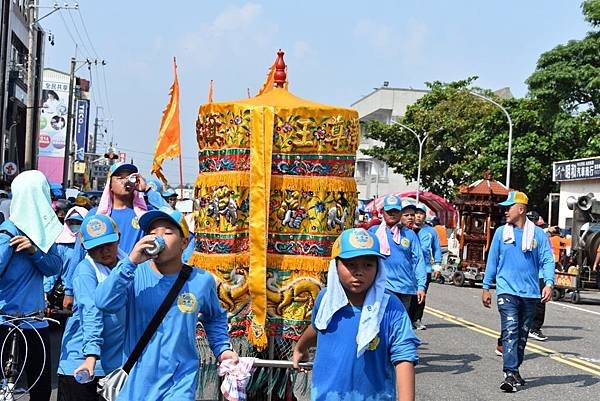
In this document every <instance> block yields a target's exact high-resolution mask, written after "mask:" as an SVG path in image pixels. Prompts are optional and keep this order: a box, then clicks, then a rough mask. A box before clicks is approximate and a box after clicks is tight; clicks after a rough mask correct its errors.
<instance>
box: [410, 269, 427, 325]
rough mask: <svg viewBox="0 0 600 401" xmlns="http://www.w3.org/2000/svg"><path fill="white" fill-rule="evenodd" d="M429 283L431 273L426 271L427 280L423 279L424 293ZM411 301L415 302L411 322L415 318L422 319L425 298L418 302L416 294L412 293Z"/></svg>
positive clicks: (415, 319) (414, 320)
mask: <svg viewBox="0 0 600 401" xmlns="http://www.w3.org/2000/svg"><path fill="white" fill-rule="evenodd" d="M429 283H431V273H427V281H425V294H427V290H429ZM413 302H414V304H415V316H414V319H413V320H412V322H413V323H414V322H416V321H417V320H421V319H423V311H425V300H423V302H421V303H418V301H417V296H416V295H414V298H413Z"/></svg>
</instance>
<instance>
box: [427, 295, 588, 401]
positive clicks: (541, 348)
mask: <svg viewBox="0 0 600 401" xmlns="http://www.w3.org/2000/svg"><path fill="white" fill-rule="evenodd" d="M581 295H582V297H583V300H582V303H580V304H577V305H574V304H571V303H569V302H563V301H560V302H550V303H549V304H548V305H547V308H546V320H545V323H544V326H543V327H542V330H543V331H544V334H545V335H547V336H548V337H549V338H548V340H547V341H544V342H541V341H535V340H530V341H529V342H528V347H527V350H526V354H525V361H524V362H523V365H522V366H521V375H522V376H523V377H524V378H525V380H526V381H527V382H528V383H527V385H526V386H525V387H523V388H521V389H520V390H519V391H518V392H517V393H515V394H505V393H503V392H502V391H501V390H500V389H499V384H500V381H501V380H502V358H501V357H499V356H496V354H495V353H494V349H495V345H496V338H497V337H498V335H499V333H498V332H499V328H500V317H499V314H498V310H497V308H496V307H495V299H494V303H493V306H492V309H486V308H484V307H483V306H482V304H481V289H479V288H468V287H463V288H458V287H454V286H452V285H438V284H432V286H431V287H430V290H429V294H428V298H427V308H426V312H425V315H424V317H423V323H425V324H426V325H427V330H424V331H418V332H417V334H418V336H419V338H421V340H422V346H421V349H420V364H419V365H418V367H417V379H416V393H417V400H497V399H505V398H507V397H510V398H511V399H513V400H536V401H537V400H544V401H551V400H561V401H564V400H595V399H599V398H600V396H598V393H599V392H600V293H582V294H581Z"/></svg>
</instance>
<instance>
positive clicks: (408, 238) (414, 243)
mask: <svg viewBox="0 0 600 401" xmlns="http://www.w3.org/2000/svg"><path fill="white" fill-rule="evenodd" d="M381 224H385V223H381ZM378 228H379V226H373V227H371V228H370V229H369V232H371V233H372V234H375V233H376V232H377V229H378ZM385 232H386V234H387V238H388V243H389V244H390V255H389V256H388V257H387V258H386V259H385V269H386V270H385V274H386V276H387V285H386V288H387V289H388V290H390V291H392V292H395V293H397V294H413V295H414V294H416V293H417V289H419V290H424V289H425V283H426V281H427V268H426V267H425V261H424V260H423V251H422V249H421V244H420V242H419V238H418V237H417V234H415V233H414V232H413V230H410V229H408V228H406V227H402V228H401V229H400V243H399V244H396V243H395V242H394V238H393V236H392V232H391V231H390V229H389V228H387V227H386V229H385Z"/></svg>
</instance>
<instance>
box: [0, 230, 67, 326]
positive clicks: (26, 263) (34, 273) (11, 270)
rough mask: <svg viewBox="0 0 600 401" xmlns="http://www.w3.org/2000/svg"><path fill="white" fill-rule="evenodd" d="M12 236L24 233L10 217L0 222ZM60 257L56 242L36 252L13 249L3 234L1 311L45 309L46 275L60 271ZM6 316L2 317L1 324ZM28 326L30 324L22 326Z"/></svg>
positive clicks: (0, 247) (0, 240)
mask: <svg viewBox="0 0 600 401" xmlns="http://www.w3.org/2000/svg"><path fill="white" fill-rule="evenodd" d="M0 230H6V231H8V232H10V233H11V234H12V235H13V236H17V235H25V234H24V233H23V232H21V231H20V230H19V229H18V228H17V227H16V226H15V225H14V224H13V223H12V221H10V220H6V221H5V222H4V223H2V224H1V225H0ZM60 267H61V260H60V257H59V256H58V254H57V251H56V244H54V245H52V247H51V248H50V249H49V250H48V253H44V252H42V251H40V250H39V249H38V250H36V251H35V253H34V254H33V255H30V254H28V253H27V252H26V251H21V252H14V247H12V246H10V236H8V235H7V234H0V310H2V311H3V312H4V313H7V314H11V315H14V314H30V313H33V312H37V311H42V310H43V309H44V307H45V306H46V303H45V301H44V276H52V275H55V274H57V273H58V272H60ZM2 322H4V318H2V317H0V324H2ZM31 325H32V326H33V327H36V328H41V327H47V326H48V323H47V322H45V321H44V322H37V321H31ZM21 328H23V329H29V328H31V326H30V325H29V324H26V323H25V324H23V325H21Z"/></svg>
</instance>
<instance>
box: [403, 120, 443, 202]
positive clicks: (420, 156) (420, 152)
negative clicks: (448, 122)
mask: <svg viewBox="0 0 600 401" xmlns="http://www.w3.org/2000/svg"><path fill="white" fill-rule="evenodd" d="M394 124H398V125H399V126H400V127H402V128H403V129H406V130H407V131H409V132H411V133H412V134H413V135H414V136H415V138H417V142H419V164H418V166H417V203H419V192H420V191H421V159H422V158H423V144H424V143H425V141H426V140H427V137H428V136H429V133H428V132H425V131H423V136H421V135H419V134H417V133H416V132H415V131H414V130H413V129H412V128H409V127H407V126H406V125H404V124H401V123H399V122H398V121H394ZM440 130H441V128H440V129H439V130H438V131H440Z"/></svg>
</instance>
